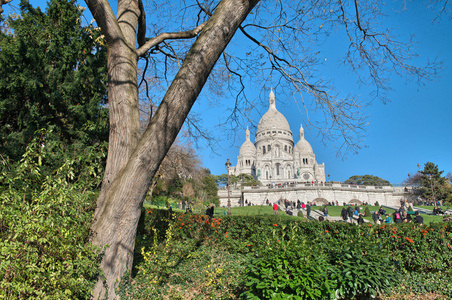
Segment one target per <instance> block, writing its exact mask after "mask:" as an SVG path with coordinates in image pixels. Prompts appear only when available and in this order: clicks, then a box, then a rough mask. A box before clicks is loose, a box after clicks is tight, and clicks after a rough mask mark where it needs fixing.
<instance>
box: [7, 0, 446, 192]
mask: <svg viewBox="0 0 452 300" xmlns="http://www.w3.org/2000/svg"><path fill="white" fill-rule="evenodd" d="M30 2H31V3H32V4H33V5H34V6H38V5H39V6H41V8H45V6H46V5H45V1H42V0H33V1H30ZM400 3H401V1H399V2H389V5H393V7H394V8H395V9H398V8H400V5H401V4H400ZM12 4H13V5H14V6H16V7H17V6H18V4H19V1H18V0H14V1H13V2H12ZM80 4H81V5H82V6H86V4H85V3H84V2H80ZM4 8H5V12H6V13H8V12H9V9H10V8H8V6H6V7H4ZM16 12H17V11H16ZM434 17H435V14H434V13H433V12H432V11H430V10H429V9H428V8H426V6H425V5H424V4H423V3H421V2H420V1H411V2H407V9H406V10H405V11H404V12H403V13H402V14H397V15H393V14H389V18H388V19H387V25H388V27H389V28H392V29H393V30H395V31H396V32H398V33H399V34H400V36H401V38H402V39H406V38H407V37H408V35H409V34H415V39H416V40H417V41H419V44H418V49H416V50H415V52H416V53H418V54H419V57H418V59H417V62H418V63H420V64H422V63H423V62H425V61H426V60H427V59H429V58H430V59H434V58H435V57H438V58H439V59H440V60H441V61H442V62H443V69H442V70H441V71H440V77H439V78H438V79H437V80H435V81H432V82H427V84H426V85H425V86H422V87H419V86H418V85H417V84H416V83H415V82H413V81H406V80H405V79H404V78H400V77H397V76H395V75H394V76H393V77H392V78H391V82H390V85H391V87H392V89H393V90H392V91H391V92H390V93H389V99H390V100H391V102H389V103H387V104H383V103H381V102H377V101H376V102H374V103H373V105H372V106H370V107H367V108H365V114H367V115H368V116H369V118H368V122H369V124H368V125H367V126H366V137H365V139H364V141H363V143H362V144H361V146H363V148H362V149H361V150H360V151H359V153H358V154H356V155H348V156H347V157H346V158H345V159H344V158H343V157H337V155H336V154H337V151H336V148H335V146H337V145H335V144H334V143H332V142H330V143H326V144H323V143H322V139H321V137H320V136H318V135H317V132H316V131H315V130H312V128H310V127H307V126H306V124H305V120H306V116H305V115H304V113H303V111H301V110H300V109H299V108H298V106H297V104H296V103H295V102H294V101H293V100H292V99H288V98H285V97H286V96H281V93H278V89H276V90H275V94H276V101H277V109H278V110H279V111H280V112H281V113H282V114H283V115H284V116H285V117H286V119H287V120H288V122H289V124H290V127H291V130H292V132H293V133H294V142H295V143H296V142H297V141H298V140H299V128H300V124H302V125H303V127H305V136H306V139H307V140H308V141H309V142H310V143H311V146H312V147H313V150H314V153H315V154H316V159H317V162H318V163H325V172H326V174H330V176H331V177H330V178H331V180H335V181H344V180H346V179H347V178H349V177H350V176H353V175H364V174H370V175H375V176H378V177H381V178H383V179H386V180H389V181H390V182H391V183H395V184H396V183H401V182H402V181H403V180H404V179H406V178H407V175H408V173H413V172H416V171H417V164H418V163H419V164H421V166H423V165H424V163H426V162H428V161H431V162H433V163H435V164H437V165H438V166H439V169H440V170H444V171H445V172H444V174H446V173H447V172H452V158H451V148H452V138H451V132H452V122H451V112H452V101H451V100H452V99H451V98H452V96H451V92H450V88H451V87H452V50H451V49H452V38H451V36H450V33H451V32H452V20H451V19H449V18H448V16H443V17H442V18H441V19H439V20H438V21H436V22H432V20H433V18H434ZM87 19H88V21H89V19H90V18H87ZM343 43H344V40H343V38H341V37H337V38H333V39H332V40H331V41H330V42H329V43H328V44H326V45H325V46H326V47H325V49H319V50H321V51H323V52H322V55H323V54H324V56H325V61H324V63H323V65H322V66H319V67H318V69H317V71H318V72H319V73H321V74H322V73H324V74H326V75H327V76H325V77H327V78H331V79H332V80H333V81H334V84H335V85H336V87H337V88H338V89H339V90H340V91H341V92H343V93H344V94H347V93H355V94H357V95H362V97H367V95H368V94H369V92H370V91H371V89H370V88H366V87H359V86H357V85H356V83H355V81H356V79H355V78H354V77H352V74H350V73H349V71H347V70H346V69H345V68H342V67H340V66H339V64H338V63H337V59H338V57H336V56H335V53H336V51H335V50H336V45H340V44H343ZM247 88H248V89H249V90H250V89H251V87H250V86H247ZM249 90H248V91H249ZM269 92H270V91H269V90H268V91H264V92H261V91H256V92H255V93H254V97H260V98H261V99H260V100H261V102H262V103H264V105H263V106H262V107H260V109H258V111H256V112H253V114H252V115H253V116H254V117H253V118H254V122H256V123H257V122H258V121H259V119H260V117H261V116H262V114H263V113H265V112H266V110H267V107H268V106H267V103H268V102H267V99H268V93H269ZM249 95H253V91H251V92H249ZM201 97H202V95H201ZM226 102H229V103H226V107H227V106H228V104H229V106H230V105H231V103H233V99H231V100H230V101H226ZM224 109H225V106H215V107H211V106H209V105H207V101H205V99H199V101H198V102H197V104H195V106H194V108H193V110H194V111H195V112H196V113H198V114H201V115H202V116H203V122H204V124H203V125H204V126H205V127H207V128H210V129H211V130H212V132H213V133H214V137H215V139H216V140H217V142H218V147H217V148H216V149H215V151H216V153H217V154H215V153H213V152H212V151H211V150H210V149H208V148H207V147H203V145H202V147H201V149H199V150H198V152H199V155H200V158H201V160H202V164H203V166H204V167H206V168H209V169H210V170H211V172H212V173H213V174H221V173H225V171H226V170H225V166H224V164H225V162H226V159H227V158H229V159H230V160H231V162H232V164H233V165H235V164H236V162H237V155H238V152H239V148H240V146H241V144H242V143H243V142H244V141H245V128H246V126H247V125H249V124H246V123H244V124H243V126H242V128H239V129H238V130H237V131H235V132H234V133H232V134H228V135H227V136H225V134H224V133H225V131H224V129H219V128H218V129H217V127H216V125H217V124H218V123H219V122H221V121H222V120H224V117H225V116H226V113H225V111H224ZM254 133H255V131H253V130H252V131H251V140H252V141H254ZM364 146H366V147H364Z"/></svg>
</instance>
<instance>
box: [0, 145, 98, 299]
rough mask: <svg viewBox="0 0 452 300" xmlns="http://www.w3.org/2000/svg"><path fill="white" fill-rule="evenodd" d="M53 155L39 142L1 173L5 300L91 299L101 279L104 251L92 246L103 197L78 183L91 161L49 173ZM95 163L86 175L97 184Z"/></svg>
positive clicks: (0, 279) (0, 272)
mask: <svg viewBox="0 0 452 300" xmlns="http://www.w3.org/2000/svg"><path fill="white" fill-rule="evenodd" d="M49 151H51V150H50V147H42V141H39V140H38V139H36V140H34V141H33V142H32V143H31V144H30V145H29V147H28V148H27V152H26V153H25V154H24V156H23V159H22V161H21V163H20V164H18V165H13V166H10V165H8V166H7V168H5V169H4V170H3V171H2V172H1V173H0V186H1V188H2V189H3V190H2V191H1V193H0V249H1V252H0V262H1V263H0V299H89V298H90V297H91V293H92V288H93V286H94V282H95V280H96V278H97V276H98V275H99V268H98V261H97V258H98V253H99V251H98V249H96V248H95V247H94V246H92V245H91V244H90V243H89V242H88V238H89V229H90V225H91V222H92V216H93V212H94V208H95V201H96V199H97V194H96V193H94V192H91V191H88V190H85V188H86V187H89V186H91V184H90V183H88V182H85V180H84V179H82V177H78V180H80V181H79V182H78V183H77V184H75V183H74V178H75V177H74V176H77V175H76V174H80V173H78V172H77V171H75V170H74V168H79V166H80V165H79V163H80V162H81V161H83V160H85V162H86V161H87V160H86V158H77V157H74V158H73V159H69V158H68V159H67V161H66V163H65V164H64V165H63V166H61V167H59V168H58V169H57V170H54V171H49V172H47V171H44V170H46V169H45V168H44V167H43V166H44V165H45V164H46V163H47V161H46V159H51V158H52V153H49ZM92 158H93V159H94V161H93V162H92V163H91V164H90V163H87V164H86V165H85V168H86V170H83V172H85V171H86V173H85V175H86V176H87V178H89V177H90V176H95V178H92V181H94V182H95V181H97V180H98V179H99V178H98V177H97V176H98V175H93V174H94V173H91V172H96V171H94V170H96V169H97V167H98V165H97V158H96V155H93V156H92ZM47 167H48V165H47ZM90 168H91V171H89V169H90ZM87 170H88V171H87ZM89 174H91V175H89ZM71 182H72V183H71Z"/></svg>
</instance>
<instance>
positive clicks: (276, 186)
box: [231, 183, 413, 193]
mask: <svg viewBox="0 0 452 300" xmlns="http://www.w3.org/2000/svg"><path fill="white" fill-rule="evenodd" d="M294 188H295V189H297V190H303V189H306V190H312V189H322V190H323V189H324V190H331V189H333V190H334V189H340V190H360V191H364V190H365V191H393V192H398V193H403V192H406V193H411V192H413V188H412V187H393V186H372V185H355V184H344V183H287V184H274V185H265V186H244V187H243V188H242V190H253V191H258V190H259V191H261V190H269V189H288V190H292V189H294ZM239 189H240V188H237V189H236V190H239ZM231 190H233V188H231Z"/></svg>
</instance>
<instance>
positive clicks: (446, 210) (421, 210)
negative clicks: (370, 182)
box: [382, 205, 452, 215]
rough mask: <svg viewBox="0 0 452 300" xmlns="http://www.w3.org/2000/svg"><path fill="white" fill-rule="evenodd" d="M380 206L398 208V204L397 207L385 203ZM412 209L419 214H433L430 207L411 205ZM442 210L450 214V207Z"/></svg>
mask: <svg viewBox="0 0 452 300" xmlns="http://www.w3.org/2000/svg"><path fill="white" fill-rule="evenodd" d="M382 206H383V207H384V208H390V209H394V210H398V209H399V208H400V206H399V207H394V206H386V205H382ZM413 211H418V212H419V213H420V214H426V215H432V214H433V210H431V209H426V208H421V207H416V206H413ZM444 211H445V212H446V213H448V214H452V209H445V210H444Z"/></svg>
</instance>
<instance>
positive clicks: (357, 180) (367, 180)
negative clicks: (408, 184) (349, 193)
mask: <svg viewBox="0 0 452 300" xmlns="http://www.w3.org/2000/svg"><path fill="white" fill-rule="evenodd" d="M344 183H347V184H356V185H374V186H381V185H388V186H391V184H390V183H389V181H387V180H384V179H381V178H380V177H377V176H373V175H354V176H352V177H350V178H349V179H347V180H346V181H345V182H344Z"/></svg>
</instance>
